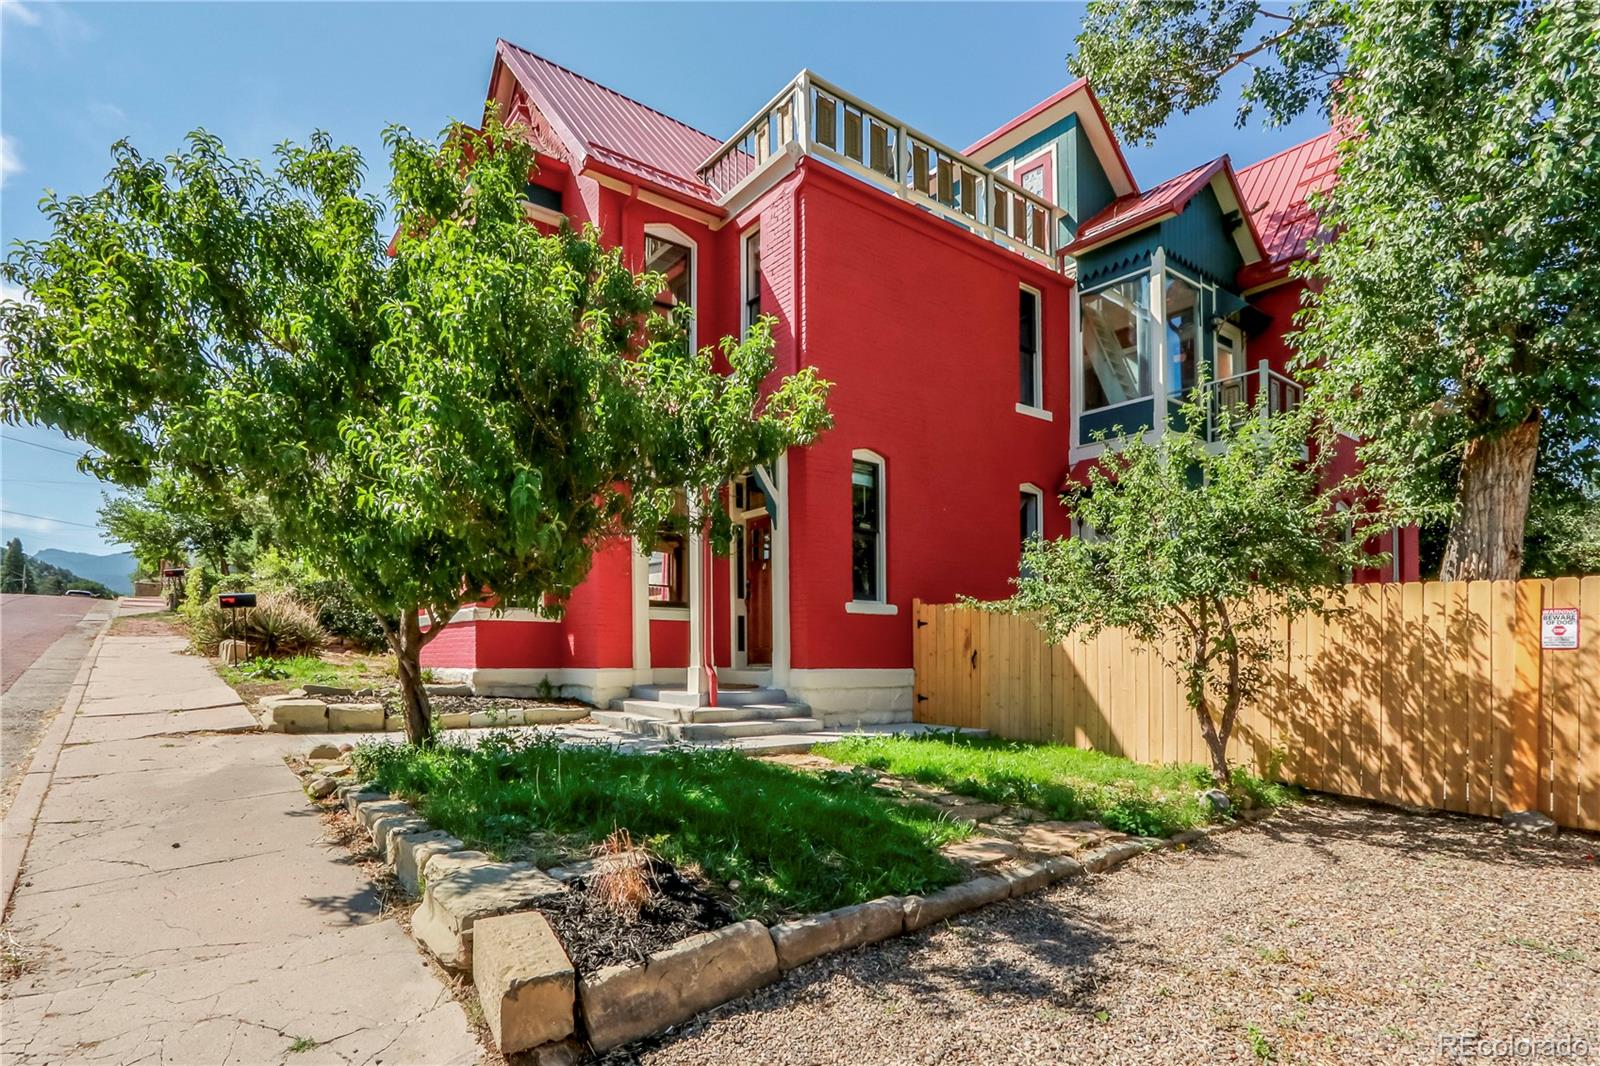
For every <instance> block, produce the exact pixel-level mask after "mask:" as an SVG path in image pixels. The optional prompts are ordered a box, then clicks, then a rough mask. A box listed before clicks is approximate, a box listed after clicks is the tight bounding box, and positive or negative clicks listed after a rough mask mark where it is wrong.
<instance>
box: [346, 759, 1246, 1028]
mask: <svg viewBox="0 0 1600 1066" xmlns="http://www.w3.org/2000/svg"><path fill="white" fill-rule="evenodd" d="M334 799H335V800H336V802H338V803H339V804H340V805H342V806H344V807H345V808H346V809H347V810H348V811H349V812H350V814H352V815H353V816H354V817H355V818H356V820H357V821H358V822H359V823H360V824H361V825H362V826H363V828H365V829H366V830H367V831H368V833H369V834H370V835H371V837H372V840H373V843H374V846H375V847H376V849H377V852H378V856H379V858H380V859H382V860H383V861H384V862H385V863H387V864H388V865H389V866H390V867H391V868H392V869H394V870H395V872H396V874H397V876H398V877H399V879H400V881H401V883H402V885H403V886H404V887H405V888H406V890H407V891H408V892H410V893H412V894H413V895H417V894H420V895H421V896H422V903H421V905H419V906H418V908H417V912H416V915H415V916H414V918H413V928H412V933H413V936H414V938H415V939H416V940H417V941H418V943H419V946H426V947H427V948H428V949H429V950H430V952H431V953H432V954H433V955H434V956H435V957H436V958H438V959H439V961H440V962H441V964H443V965H445V966H446V967H447V968H449V969H453V970H456V971H458V972H460V971H466V972H468V973H469V974H470V975H471V977H472V979H473V984H474V985H475V987H476V988H477V992H478V996H479V999H480V1002H481V1004H482V1006H483V1013H484V1018H485V1021H486V1023H487V1024H488V1027H489V1029H490V1034H491V1036H492V1038H493V1039H494V1041H495V1043H496V1044H497V1045H498V1046H499V1047H500V1050H501V1051H502V1052H503V1053H504V1054H507V1055H510V1054H514V1053H516V1052H520V1051H528V1050H532V1049H538V1048H543V1049H546V1050H547V1051H549V1052H551V1053H553V1054H556V1055H560V1056H564V1057H568V1058H573V1057H575V1056H576V1052H577V1043H578V1042H579V1041H580V1040H583V1039H586V1040H587V1043H588V1044H589V1046H590V1047H592V1048H593V1049H594V1050H595V1051H599V1052H604V1051H609V1050H611V1049H613V1048H617V1047H621V1046H622V1045H624V1044H628V1043H632V1042H633V1041H635V1040H640V1039H643V1038H645V1037H648V1036H651V1035H654V1034H656V1033H660V1032H662V1031H664V1030H666V1029H668V1028H670V1027H672V1026H674V1025H678V1024H680V1023H682V1022H685V1021H687V1020H688V1019H690V1018H691V1017H693V1016H694V1015H696V1014H698V1013H700V1012H701V1011H705V1010H709V1009H711V1008H713V1007H716V1006H720V1005H721V1004H723V1003H727V1002H730V1001H732V1000H735V999H738V998H740V997H741V996H744V995H747V994H749V993H750V992H753V991H755V990H756V989H759V988H762V987H764V986H766V985H769V984H771V983H773V982H774V981H777V980H778V979H779V978H780V977H781V976H782V975H783V973H784V972H786V971H788V970H792V969H794V968H796V967H798V966H801V965H804V964H805V963H807V962H811V961H813V960H815V959H818V958H821V957H823V956H825V955H831V954H834V953H837V952H842V951H849V950H852V949H854V948H858V947H863V946H865V945H868V944H874V943H877V942H879V941H882V940H887V939H890V938H892V937H896V936H902V935H904V934H906V933H911V932H915V931H917V930H919V929H924V928H926V927H928V926H930V925H934V924H936V923H938V922H942V921H945V920H947V919H949V918H953V917H956V916H957V915H960V914H963V913H966V912H968V911H972V910H976V909H978V908H980V907H984V906H987V905H989V904H991V903H998V902H1000V901H1002V900H1006V899H1015V898H1017V897H1020V896H1024V895H1027V894H1028V893H1031V892H1035V891H1038V890H1040V889H1043V888H1045V887H1048V886H1050V885H1053V884H1056V883H1057V882H1060V881H1064V880H1068V879H1071V878H1076V877H1081V876H1083V875H1085V874H1100V873H1105V872H1107V871H1109V870H1111V869H1114V868H1115V867H1117V866H1120V865H1121V864H1122V863H1124V862H1127V861H1128V860H1129V859H1131V858H1133V857H1134V856H1136V855H1143V854H1145V853H1148V852H1154V851H1161V850H1165V849H1170V848H1176V849H1178V850H1182V849H1184V848H1186V847H1187V846H1189V845H1191V844H1194V843H1196V842H1198V841H1201V840H1205V839H1207V838H1209V837H1212V836H1215V835H1218V834H1220V833H1225V832H1230V831H1233V830H1236V829H1241V828H1244V827H1246V826H1248V825H1251V824H1254V823H1256V822H1259V821H1260V820H1261V819H1262V818H1265V817H1266V816H1267V815H1268V814H1270V813H1271V812H1270V811H1269V810H1266V809H1262V810H1258V811H1249V812H1244V813H1243V816H1242V820H1240V821H1235V822H1231V823H1225V824H1222V825H1218V826H1216V827H1214V828H1209V829H1190V830H1185V831H1184V832H1181V833H1177V834H1175V835H1173V836H1172V837H1171V838H1169V839H1165V840H1162V839H1155V838H1149V837H1131V838H1125V839H1122V840H1117V841H1112V842H1109V843H1106V844H1102V845H1100V846H1098V847H1094V848H1090V849H1088V850H1085V851H1082V852H1080V853H1078V854H1076V855H1074V856H1066V855H1062V856H1057V857H1056V858H1051V859H1044V860H1042V861H1038V862H1033V863H1028V864H1025V865H1020V866H1013V867H1008V868H1003V869H997V870H993V871H990V872H987V873H980V874H978V875H977V876H975V877H972V878H971V879H969V880H966V881H962V882H958V883H957V884H954V885H951V886H949V887H948V888H944V889H940V890H939V891H937V892H932V893H929V894H928V895H926V896H883V897H880V898H878V899H874V900H868V901H867V902H865V903H858V904H855V905H853V906H849V907H842V908H840V909H838V910H833V911H827V912H825V913H821V914H812V915H807V916H806V917H804V918H798V919H795V920H792V921H788V922H781V923H778V924H776V925H773V926H771V927H770V928H769V927H767V926H764V925H762V924H761V923H760V922H758V921H755V920H748V921H743V922H737V923H734V924H733V925H729V926H724V927H723V928H721V929H715V930H712V931H710V932H706V933H700V934H697V935H695V936H691V937H688V938H686V939H684V940H680V941H678V942H677V943H676V944H673V945H671V946H669V947H666V948H663V949H662V950H660V951H657V952H655V953H653V954H651V955H650V956H649V958H647V959H646V960H645V961H644V962H643V963H638V964H625V965H614V966H607V967H604V968H602V969H601V970H599V971H597V972H595V973H592V974H589V975H588V976H583V977H578V976H577V975H576V974H575V972H574V970H573V967H572V965H571V962H570V961H569V960H567V958H566V955H565V952H564V950H563V949H562V948H561V945H560V942H559V941H558V940H557V939H556V938H555V935H554V933H553V932H552V931H551V930H550V929H549V926H548V924H547V923H546V922H545V920H544V917H543V916H542V915H540V914H539V913H538V912H537V910H529V909H528V908H532V907H534V906H536V903H537V899H538V898H539V897H540V896H542V895H547V894H549V892H551V891H553V890H559V887H560V886H559V885H558V884H557V883H556V882H557V881H559V880H561V879H563V878H562V876H561V875H562V874H563V871H561V870H556V871H554V872H553V873H554V875H555V876H551V875H546V874H545V873H543V872H541V871H539V870H538V869H537V868H535V867H533V866H532V865H531V864H529V863H495V862H491V861H490V860H489V858H488V856H487V855H485V854H483V853H482V852H477V851H467V850H465V845H464V844H463V843H462V842H461V841H460V840H458V839H456V838H455V837H452V836H450V835H449V834H448V833H446V832H444V831H443V830H439V829H434V828H433V827H432V826H430V825H429V824H428V823H427V822H426V821H425V820H423V819H422V818H419V817H418V816H417V815H416V812H415V811H413V810H412V809H411V807H410V806H409V805H407V804H406V803H405V802H403V801H401V800H395V799H391V798H390V796H389V794H388V793H386V792H378V791H375V790H373V789H372V788H371V786H370V785H365V784H360V783H347V784H343V785H340V786H339V788H338V789H337V791H336V792H335V794H334ZM441 858H443V859H444V860H445V861H444V862H442V863H439V864H438V867H437V869H436V868H435V865H434V864H435V863H436V862H437V861H438V860H439V859H441ZM430 870H434V874H435V876H434V877H430V876H429V871H430ZM440 886H443V887H440ZM475 887H476V888H477V889H478V890H479V891H480V893H481V898H480V899H479V900H476V901H472V900H470V894H471V892H472V890H473V889H474V888H475ZM435 889H438V890H439V892H440V894H441V896H447V897H448V898H447V899H445V900H444V901H442V902H441V901H438V900H436V899H435V898H434V895H433V893H434V890H435ZM475 940H476V941H479V946H478V949H477V950H474V946H473V942H474V941H475ZM575 978H576V980H574V979H575Z"/></svg>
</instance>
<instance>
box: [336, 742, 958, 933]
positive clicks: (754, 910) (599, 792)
mask: <svg viewBox="0 0 1600 1066" xmlns="http://www.w3.org/2000/svg"><path fill="white" fill-rule="evenodd" d="M355 764H356V767H357V769H358V770H359V771H360V773H361V775H362V776H363V778H365V779H368V780H372V781H375V782H376V783H377V784H378V786H379V787H381V788H383V789H386V790H388V791H389V792H391V793H393V794H396V795H399V796H402V797H404V798H405V799H407V800H409V801H410V802H411V803H412V805H413V806H415V807H416V808H417V810H418V812H419V813H420V814H422V815H423V816H424V817H426V818H427V819H428V821H429V822H431V823H432V824H433V825H434V826H435V827H437V828H439V829H444V830H447V831H448V832H450V833H452V834H454V835H455V836H457V837H460V838H461V840H462V841H463V842H465V843H466V844H467V846H468V847H472V848H480V849H482V850H484V851H487V852H489V853H490V854H492V855H495V856H497V857H499V858H517V859H522V858H531V859H533V860H534V861H536V862H539V863H540V864H541V865H549V864H550V863H551V862H553V861H556V860H563V859H567V858H571V857H574V856H576V855H581V854H584V853H585V852H586V851H587V848H588V847H589V846H591V845H593V844H595V843H597V842H599V841H600V840H603V839H604V838H605V837H606V835H607V834H609V833H610V832H611V831H612V830H614V829H618V828H625V829H627V830H628V831H629V832H630V833H631V834H632V835H633V838H634V840H635V841H638V842H641V843H643V844H645V845H647V846H648V847H650V848H651V849H653V850H654V851H655V852H656V853H657V854H659V855H661V856H662V857H663V858H665V859H667V860H668V861H669V862H671V863H673V864H674V865H676V866H679V867H680V868H697V869H698V870H699V871H700V872H701V873H703V874H704V875H705V876H706V877H708V878H709V879H710V880H711V881H713V882H715V883H717V884H718V885H721V886H723V887H725V888H726V889H728V891H729V893H730V894H731V896H732V898H733V901H734V903H733V905H734V909H735V910H736V911H737V912H738V913H739V914H740V915H741V916H743V917H757V918H762V919H763V920H771V919H774V918H778V917H781V916H785V915H794V914H802V913H809V912H813V911H823V910H830V909H832V908H835V907H843V906H848V905H850V904H853V903H861V902H864V901H866V900H869V899H873V898H876V897H878V896H883V895H894V894H904V893H912V892H925V891H929V890H931V889H936V888H940V887H943V886H945V885H948V884H951V883H953V882H954V881H956V880H958V879H959V872H958V870H957V868H956V867H955V866H954V865H953V864H952V863H951V862H950V861H948V860H947V859H945V858H944V857H943V856H942V855H940V854H939V850H938V849H939V847H940V846H941V845H942V844H945V843H947V842H949V841H951V840H955V839H958V838H960V837H963V836H966V835H968V833H969V832H970V829H968V828H967V827H965V826H963V825H961V824H958V823H955V822H952V821H950V820H948V819H944V818H941V817H940V816H938V815H937V814H935V813H933V812H929V811H924V810H921V809H919V808H915V807H909V806H906V805H903V804H897V803H895V802H893V801H892V800H889V799H886V798H885V797H883V796H881V795H878V794H877V793H875V792H874V791H873V790H872V789H871V788H870V787H869V784H868V783H867V782H865V781H863V780H861V779H860V778H859V776H855V775H851V774H848V773H838V774H828V775H818V774H809V773H802V772H799V771H796V770H791V769H788V768H786V767H783V766H778V765H774V764H771V763H766V762H761V761H759V760H755V759H749V758H746V757H745V756H743V755H740V754H738V753H736V752H727V751H676V752H665V753H662V754H659V755H625V754H620V753H618V752H615V751H612V750H610V749H606V748H562V747H559V746H558V745H557V744H555V743H554V742H552V741H549V740H536V739H531V738H525V737H519V736H513V735H511V734H504V733H502V734H490V735H489V736H487V737H485V738H484V739H483V740H482V741H481V742H480V743H479V744H477V745H475V746H471V745H450V744H444V745H439V746H436V747H433V748H427V749H419V748H414V747H411V746H409V745H393V744H363V745H359V746H358V747H357V748H356V751H355Z"/></svg>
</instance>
